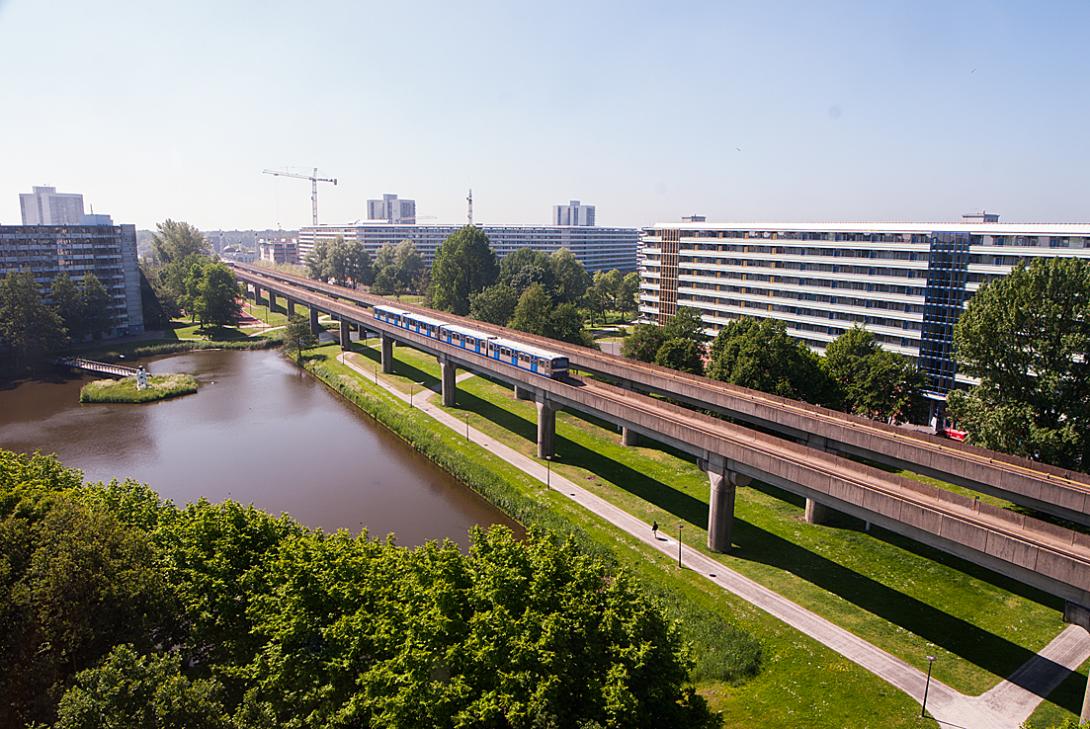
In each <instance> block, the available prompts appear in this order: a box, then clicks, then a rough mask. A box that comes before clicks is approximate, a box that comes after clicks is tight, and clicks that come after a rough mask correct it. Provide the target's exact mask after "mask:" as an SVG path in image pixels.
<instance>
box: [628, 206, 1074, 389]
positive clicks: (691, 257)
mask: <svg viewBox="0 0 1090 729" xmlns="http://www.w3.org/2000/svg"><path fill="white" fill-rule="evenodd" d="M997 219H998V216H995V215H989V214H977V215H968V216H965V217H964V219H963V220H962V222H957V223H762V222H739V223H707V222H691V223H660V224H657V225H655V226H653V227H651V228H647V229H645V230H644V232H643V235H642V236H641V257H642V260H641V262H640V302H639V309H640V315H641V317H642V318H644V319H645V320H649V321H656V322H660V323H661V322H664V321H666V320H668V319H669V318H670V317H671V316H673V315H674V314H675V313H676V312H677V308H678V307H679V306H687V307H692V308H695V309H698V310H699V311H700V312H701V315H702V317H703V320H704V323H705V324H706V325H707V331H708V333H709V334H713V335H714V334H716V333H717V332H718V331H719V330H720V329H721V328H722V327H723V326H724V325H725V324H727V323H728V322H730V321H733V320H735V319H738V318H740V317H745V316H751V317H767V318H774V319H779V320H781V321H783V322H784V323H785V324H786V325H787V331H788V333H790V334H791V335H792V336H794V337H797V338H799V339H801V340H802V341H804V342H806V344H807V345H809V346H810V347H811V348H813V349H814V350H816V351H818V352H822V351H824V349H825V345H827V344H828V343H829V342H831V341H832V340H834V339H836V337H838V336H839V335H840V334H842V333H843V332H844V331H846V330H847V329H849V328H851V327H852V326H853V325H856V324H858V325H860V326H863V327H864V328H866V329H868V330H869V331H871V332H872V333H874V335H875V337H876V338H877V340H878V341H879V342H880V343H881V345H882V346H883V347H885V348H886V349H889V350H891V351H894V352H899V353H901V354H904V355H907V356H908V357H910V358H912V359H913V360H915V361H916V363H917V366H918V367H919V368H920V369H921V370H922V371H923V372H924V373H925V374H926V375H927V377H928V380H929V383H930V386H931V389H932V391H933V392H932V394H933V396H935V397H938V398H942V397H944V395H945V393H946V392H948V391H949V390H950V389H951V388H953V387H955V384H956V383H960V384H968V383H970V382H972V381H971V380H970V379H969V378H967V377H965V376H963V375H958V373H957V368H956V363H955V362H954V359H953V356H952V344H953V327H954V324H955V323H956V322H957V319H958V317H959V316H960V314H961V312H962V311H963V310H964V307H965V303H966V301H968V299H969V298H970V297H971V296H972V295H973V293H975V292H976V291H977V290H978V289H979V288H980V287H981V286H982V285H983V284H985V283H986V282H988V281H991V280H993V279H996V278H999V277H1002V276H1006V275H1007V274H1009V273H1010V271H1011V269H1012V268H1013V267H1014V266H1015V265H1016V264H1017V263H1018V262H1020V261H1026V260H1029V259H1033V258H1040V257H1056V256H1070V257H1079V258H1087V259H1090V224H1068V223H999V222H996V221H997Z"/></svg>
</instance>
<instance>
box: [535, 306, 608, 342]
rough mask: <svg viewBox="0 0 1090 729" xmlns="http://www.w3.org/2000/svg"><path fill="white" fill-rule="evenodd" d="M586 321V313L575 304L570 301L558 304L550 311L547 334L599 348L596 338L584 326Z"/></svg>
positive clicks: (561, 339)
mask: <svg viewBox="0 0 1090 729" xmlns="http://www.w3.org/2000/svg"><path fill="white" fill-rule="evenodd" d="M584 321H586V313H585V312H584V311H582V310H581V309H580V308H579V307H578V306H576V305H575V304H573V303H571V302H570V301H569V302H565V303H563V304H558V305H557V306H555V307H553V310H552V311H551V312H550V313H549V322H548V325H547V326H546V328H545V336H547V337H551V338H552V339H558V340H560V341H562V342H571V343H572V344H579V345H582V346H584V347H590V348H591V349H598V344H597V343H596V342H595V341H594V338H593V337H591V336H590V334H589V333H588V332H587V331H586V330H585V329H584V328H583V323H584Z"/></svg>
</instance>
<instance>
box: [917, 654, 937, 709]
mask: <svg viewBox="0 0 1090 729" xmlns="http://www.w3.org/2000/svg"><path fill="white" fill-rule="evenodd" d="M934 664H935V656H928V657H927V683H925V684H924V685H923V703H922V704H921V705H920V717H921V718H923V717H926V716H927V691H928V689H930V688H931V666H933V665H934Z"/></svg>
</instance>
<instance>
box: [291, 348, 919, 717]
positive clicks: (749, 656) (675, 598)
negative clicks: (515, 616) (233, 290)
mask: <svg viewBox="0 0 1090 729" xmlns="http://www.w3.org/2000/svg"><path fill="white" fill-rule="evenodd" d="M356 348H357V347H356V346H355V345H354V346H353V349H356ZM359 351H362V352H364V353H366V354H368V356H370V355H371V354H372V353H373V352H372V351H371V350H369V349H368V348H367V347H362V348H359ZM338 354H339V348H337V347H336V346H327V347H323V348H320V349H317V350H314V351H313V352H312V353H311V358H310V360H309V361H308V365H309V366H310V367H311V368H312V369H313V368H315V366H316V365H320V367H319V368H318V371H316V372H315V374H316V375H318V376H319V377H323V378H329V381H328V383H327V384H329V385H330V386H331V387H333V388H334V389H337V390H338V391H341V389H342V388H347V389H350V390H352V391H355V392H358V393H366V396H367V397H366V398H361V400H362V401H363V402H366V401H367V400H369V399H372V398H373V399H378V400H382V401H385V402H386V404H387V407H388V408H391V409H393V410H395V411H396V412H398V413H400V414H401V418H403V419H406V420H411V421H412V422H413V423H414V427H416V428H419V429H422V430H425V431H430V432H431V433H432V434H433V436H434V437H436V438H439V439H441V441H442V443H443V444H445V445H447V446H448V447H449V448H450V449H451V452H450V453H449V454H448V458H449V459H450V460H452V461H456V462H460V463H461V462H465V463H473V464H476V465H477V466H480V467H481V468H483V469H485V470H487V471H490V472H491V473H492V474H493V475H494V476H498V477H499V478H501V479H502V480H503V482H504V483H503V487H504V488H506V489H508V490H511V491H514V492H517V493H518V494H519V495H521V496H522V497H524V498H525V499H528V500H529V501H531V502H533V504H534V505H535V507H536V508H535V509H534V511H535V512H536V513H541V512H543V511H548V512H551V513H548V514H545V515H544V517H543V518H545V519H548V520H553V521H555V522H557V523H559V524H560V525H561V527H562V528H564V525H567V527H566V531H568V532H575V531H576V530H578V533H581V534H582V535H585V537H586V538H588V539H590V540H591V542H592V549H595V550H603V549H604V550H608V551H609V552H610V553H612V555H613V558H614V560H615V561H616V562H617V563H618V564H620V565H621V566H622V567H624V568H625V569H627V570H629V571H630V572H632V573H634V574H635V575H636V576H637V577H638V578H639V579H640V580H641V582H642V583H643V584H644V585H645V588H646V589H647V590H648V592H649V594H652V595H654V596H655V597H656V599H660V600H662V601H663V602H664V604H665V605H666V606H667V607H668V609H669V610H670V611H671V615H672V616H673V617H675V618H676V619H677V620H678V621H679V624H680V626H681V628H682V630H683V631H684V632H685V636H686V638H687V639H688V640H690V641H691V642H692V643H693V646H694V653H695V657H696V667H695V668H694V671H693V678H694V681H696V684H697V688H698V690H699V691H700V693H701V694H702V695H704V696H705V697H706V698H707V699H708V700H709V702H710V703H711V705H712V706H713V708H716V709H720V710H725V711H726V712H727V713H728V716H727V717H726V718H727V723H726V726H727V727H748V726H756V725H761V726H766V725H771V726H784V727H791V726H800V727H801V726H807V727H828V728H830V729H831V728H832V727H841V726H854V727H909V726H912V727H916V726H920V720H918V719H917V718H916V717H917V716H918V713H919V708H918V703H915V702H914V701H913V700H912V699H911V698H910V697H908V696H906V695H905V694H903V693H901V692H900V691H898V690H897V689H895V688H893V687H892V686H890V685H889V684H887V683H885V682H884V681H882V680H881V679H879V678H877V677H875V676H873V675H872V674H870V673H869V672H867V671H866V670H864V669H862V668H860V667H859V666H857V665H855V664H854V663H852V662H851V661H848V660H847V659H845V658H844V657H842V656H841V655H839V654H837V653H835V652H834V651H832V650H830V649H828V648H826V647H825V646H823V645H821V644H820V643H818V642H817V641H815V640H813V639H811V638H809V637H808V636H806V635H804V634H802V633H799V632H798V631H796V630H795V629H793V628H790V627H788V626H787V625H785V624H784V623H781V622H780V621H779V620H777V619H776V618H774V617H772V616H770V615H769V614H767V613H765V612H763V611H762V610H760V609H758V608H756V607H754V606H753V605H751V604H749V603H748V602H746V601H744V600H742V599H740V598H737V597H735V596H733V595H731V594H729V593H724V592H723V591H722V590H720V589H719V588H717V587H716V586H714V585H712V584H710V583H708V582H707V580H706V579H705V578H704V577H702V576H700V575H699V574H696V573H695V572H693V571H692V570H687V569H686V570H680V569H678V568H677V565H676V558H675V559H673V560H672V559H671V558H670V557H668V556H666V555H664V554H661V553H658V552H654V551H649V550H648V549H647V548H646V545H645V544H643V543H642V542H640V541H639V540H637V539H635V538H634V537H632V536H631V535H629V534H627V533H625V532H623V531H621V530H619V529H617V528H615V527H613V526H611V525H609V524H606V523H604V522H602V521H601V520H600V519H599V518H598V517H596V516H595V515H594V514H592V513H588V512H586V511H584V510H583V509H582V508H580V507H579V506H578V505H577V504H574V503H573V502H572V501H571V500H570V499H569V498H568V497H567V496H566V495H565V494H561V493H559V492H557V491H556V490H555V489H547V488H545V487H544V485H543V484H542V483H541V482H540V481H537V480H536V479H534V478H531V477H530V476H528V475H527V474H526V473H524V472H523V471H521V470H519V469H517V468H514V467H513V466H511V465H510V464H509V463H507V462H506V461H504V460H502V459H500V458H498V457H497V456H495V455H494V454H493V453H491V452H490V451H489V450H488V449H487V448H485V447H483V446H481V445H480V444H478V443H475V442H473V441H472V440H467V439H466V438H465V437H464V436H459V435H458V434H457V433H454V432H452V431H451V430H450V429H449V428H447V427H446V426H443V425H440V424H439V423H437V422H436V421H434V420H433V419H432V418H431V417H430V416H428V415H425V414H424V413H422V412H420V411H419V410H417V409H415V408H409V407H408V406H407V404H406V403H404V402H402V401H400V400H399V399H397V398H395V397H394V396H393V395H391V394H390V393H389V392H387V391H386V390H385V387H384V386H383V385H385V384H387V383H388V384H395V383H397V384H400V385H401V386H402V388H401V389H404V391H405V392H408V391H409V390H408V388H411V387H412V386H413V385H412V383H414V382H423V383H424V386H425V387H434V386H435V384H436V380H435V378H434V377H432V376H431V375H430V374H429V373H427V372H424V371H422V369H421V368H418V367H417V366H416V365H418V364H421V363H422V361H423V360H426V359H427V357H426V355H423V354H420V353H416V352H413V351H412V350H409V349H406V348H401V347H398V348H396V354H395V358H396V359H397V364H396V366H395V374H394V375H379V374H378V373H377V372H375V371H373V370H369V368H368V367H367V366H366V365H365V367H364V368H363V369H364V371H365V374H360V373H357V372H354V371H352V370H351V369H350V368H348V367H346V366H344V365H343V364H341V363H339V362H337V360H336V358H337V355H338ZM428 369H430V367H429V368H428ZM375 378H380V379H381V380H382V382H383V384H382V385H379V384H375V382H374V379H375ZM323 381H325V380H323ZM477 386H481V387H484V386H495V387H499V386H496V385H493V384H492V383H488V382H487V381H485V380H483V379H481V378H478V377H470V378H469V379H468V380H467V381H466V382H465V383H464V384H460V385H459V388H460V395H459V404H460V405H461V406H462V407H465V406H466V403H467V401H465V400H464V399H463V398H462V396H461V392H464V391H468V389H470V388H475V387H477ZM416 388H417V389H416V392H418V393H419V392H420V389H419V385H417V386H416ZM349 399H351V400H352V401H353V402H357V400H356V398H349ZM508 401H509V402H510V403H512V404H515V403H516V402H517V401H514V400H512V399H511V398H510V395H509V393H508ZM357 404H359V402H357ZM524 405H526V404H525V403H524ZM530 406H531V407H532V405H530ZM361 407H364V406H363V405H361ZM365 409H366V408H365ZM452 412H453V411H452ZM478 412H480V413H483V414H481V415H478V414H477V413H478ZM469 413H471V420H470V423H469V425H470V426H471V429H472V430H476V429H478V428H480V429H485V430H486V431H489V432H491V429H492V428H493V427H498V428H499V429H500V430H501V431H502V430H503V426H494V424H493V423H491V422H490V420H488V419H487V418H486V416H487V417H492V416H495V415H500V419H501V421H502V420H503V416H502V413H497V412H496V411H495V410H493V409H489V408H484V409H483V410H478V409H477V408H475V407H473V405H472V404H471V405H470V407H469ZM465 415H466V411H465V410H463V411H458V418H459V420H461V419H462V417H464V416H465ZM559 426H560V422H559V421H558V427H559ZM509 435H510V433H509ZM558 435H559V433H558ZM514 437H515V439H516V440H518V439H520V438H522V436H521V435H515V436H514ZM562 465H563V464H562ZM553 467H554V468H556V467H557V466H556V465H554V466H553ZM576 478H579V479H580V481H579V483H581V484H586V485H587V486H589V487H591V488H593V489H607V490H609V489H613V488H614V487H613V486H612V485H611V484H608V483H602V482H600V481H599V480H597V479H595V478H593V474H587V473H585V472H584V475H582V476H576ZM705 490H706V486H705ZM486 496H487V495H486ZM499 505H500V506H501V508H503V505H502V504H499ZM632 513H640V514H641V518H642V513H641V512H640V511H639V510H636V511H633V512H632ZM646 521H647V523H648V524H649V523H650V521H651V520H650V519H647V520H646ZM527 523H528V525H531V526H533V525H535V522H534V521H533V519H532V517H531V518H529V519H528V520H527ZM660 523H663V524H666V523H676V517H675V519H674V521H673V522H667V521H666V520H665V517H663V518H662V519H661V520H660ZM689 526H690V525H689V523H688V522H686V528H685V530H684V532H685V534H686V537H687V538H686V542H687V543H688V542H689V539H688V534H689V532H690V529H689ZM693 531H696V530H695V529H694V530H693ZM699 538H700V537H699V535H697V539H699ZM694 541H695V540H694ZM689 548H692V545H691V544H690V545H689V546H687V547H686V549H689ZM723 626H727V629H726V630H724V627H723ZM754 643H756V645H757V647H758V650H759V653H757V654H756V656H755V655H754V653H752V652H751V649H752V646H753V645H754ZM755 658H756V664H754V659H755ZM754 665H756V669H757V670H756V671H754V670H753V668H754ZM924 725H925V726H926V725H929V722H924Z"/></svg>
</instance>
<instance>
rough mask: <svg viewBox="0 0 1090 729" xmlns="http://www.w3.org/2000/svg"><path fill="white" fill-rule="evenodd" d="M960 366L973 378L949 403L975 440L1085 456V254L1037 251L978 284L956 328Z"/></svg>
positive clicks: (1048, 458)
mask: <svg viewBox="0 0 1090 729" xmlns="http://www.w3.org/2000/svg"><path fill="white" fill-rule="evenodd" d="M954 346H955V351H956V357H957V361H958V367H959V369H960V370H961V371H962V372H964V373H966V374H968V375H972V376H974V377H977V378H979V379H980V381H981V382H980V384H979V385H977V386H975V387H973V388H972V389H970V390H969V391H968V392H953V393H951V394H950V396H949V410H950V412H951V414H953V415H954V416H955V417H956V418H957V420H958V421H959V423H960V425H961V426H962V427H963V428H964V429H965V430H967V431H968V433H969V440H970V441H972V442H974V443H977V444H979V445H982V446H985V447H988V448H995V449H998V450H1004V451H1007V452H1009V453H1014V454H1017V455H1022V456H1026V457H1030V458H1035V459H1039V460H1042V461H1045V462H1047V463H1052V464H1055V465H1057V466H1064V467H1068V468H1076V469H1080V470H1083V469H1085V468H1086V467H1087V466H1088V464H1090V357H1088V353H1090V262H1087V261H1081V260H1078V259H1074V258H1053V259H1043V258H1042V259H1035V260H1034V261H1033V262H1032V263H1031V264H1030V265H1028V266H1027V265H1024V264H1020V265H1019V266H1018V267H1016V268H1015V269H1014V270H1013V271H1012V272H1011V273H1010V275H1009V276H1006V277H1004V278H1001V279H997V280H995V281H992V282H990V283H988V284H986V285H985V286H983V287H981V289H980V290H979V291H977V293H976V294H975V295H974V296H973V297H972V298H971V299H970V300H969V302H968V304H967V306H966V308H965V311H964V313H963V314H962V315H961V318H960V320H959V321H958V323H957V324H956V325H955V327H954Z"/></svg>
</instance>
